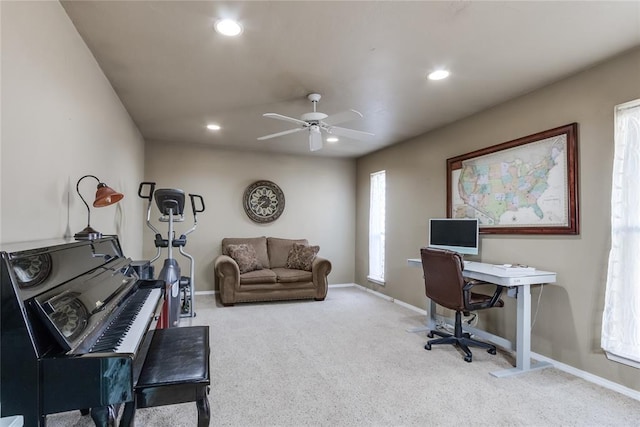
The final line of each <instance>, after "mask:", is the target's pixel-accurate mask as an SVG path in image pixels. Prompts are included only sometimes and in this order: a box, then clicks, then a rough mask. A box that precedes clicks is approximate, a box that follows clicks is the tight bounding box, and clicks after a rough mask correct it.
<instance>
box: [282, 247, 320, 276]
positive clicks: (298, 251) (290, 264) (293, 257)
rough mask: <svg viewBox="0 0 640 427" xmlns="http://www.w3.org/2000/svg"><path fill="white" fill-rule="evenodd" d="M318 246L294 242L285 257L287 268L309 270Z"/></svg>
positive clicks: (318, 248)
mask: <svg viewBox="0 0 640 427" xmlns="http://www.w3.org/2000/svg"><path fill="white" fill-rule="evenodd" d="M319 250H320V246H308V245H301V244H299V243H294V244H293V246H292V248H291V250H290V251H289V256H288V257H287V265H286V267H287V268H291V269H294V270H306V271H311V264H313V260H314V259H316V255H318V251H319Z"/></svg>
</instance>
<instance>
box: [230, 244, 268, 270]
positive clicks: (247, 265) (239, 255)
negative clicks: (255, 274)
mask: <svg viewBox="0 0 640 427" xmlns="http://www.w3.org/2000/svg"><path fill="white" fill-rule="evenodd" d="M227 252H228V253H229V256H230V257H231V258H233V260H234V261H235V262H236V263H238V267H239V268H240V274H242V273H248V272H249V271H254V270H262V264H261V263H260V261H258V256H257V255H256V250H255V248H254V247H253V245H248V244H246V243H241V244H239V245H229V246H227Z"/></svg>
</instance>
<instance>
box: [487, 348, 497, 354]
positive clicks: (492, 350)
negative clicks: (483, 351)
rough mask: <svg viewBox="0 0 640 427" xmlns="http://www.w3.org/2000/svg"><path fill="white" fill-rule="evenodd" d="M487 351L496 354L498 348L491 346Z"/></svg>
mask: <svg viewBox="0 0 640 427" xmlns="http://www.w3.org/2000/svg"><path fill="white" fill-rule="evenodd" d="M487 353H489V354H496V349H495V348H490V349H489V350H487Z"/></svg>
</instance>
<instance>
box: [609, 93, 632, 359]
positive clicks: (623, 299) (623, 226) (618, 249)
mask: <svg viewBox="0 0 640 427" xmlns="http://www.w3.org/2000/svg"><path fill="white" fill-rule="evenodd" d="M614 139H615V152H614V159H613V184H612V189H611V251H610V253H609V268H608V272H607V285H606V286H607V287H606V291H605V303H604V313H603V317H602V339H601V346H602V348H603V349H604V350H605V351H606V353H607V357H609V358H610V359H613V360H616V361H619V362H622V363H626V364H629V365H632V366H636V367H640V100H636V101H633V102H629V103H626V104H622V105H619V106H617V107H616V109H615V136H614Z"/></svg>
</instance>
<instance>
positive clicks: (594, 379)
mask: <svg viewBox="0 0 640 427" xmlns="http://www.w3.org/2000/svg"><path fill="white" fill-rule="evenodd" d="M353 286H355V287H357V288H360V289H362V290H364V291H366V292H369V293H372V294H374V295H376V296H378V297H380V298H383V299H385V300H387V301H391V302H393V303H395V304H398V305H401V306H402V307H406V308H408V309H410V310H413V311H415V312H418V313H420V314H424V315H425V316H426V315H427V311H426V310H423V309H421V308H418V307H416V306H413V305H411V304H408V303H406V302H404V301H400V300H398V299H395V298H392V297H390V296H388V295H384V294H381V293H380V292H377V291H374V290H373V289H369V288H366V287H364V286H362V285H358V284H355V283H354V284H353ZM531 357H532V358H533V359H535V360H539V361H541V362H549V363H551V364H552V365H553V367H554V368H556V369H559V370H561V371H563V372H566V373H568V374H571V375H573V376H576V377H578V378H582V379H583V380H586V381H589V382H591V383H594V384H597V385H599V386H602V387H604V388H608V389H609V390H613V391H615V392H618V393H620V394H624V395H625V396H628V397H630V398H632V399H635V400H638V401H640V391H638V390H634V389H632V388H629V387H625V386H623V385H622V384H618V383H616V382H613V381H610V380H607V379H605V378H602V377H599V376H597V375H593V374H591V373H589V372H586V371H583V370H582V369H578V368H574V367H573V366H570V365H567V364H565V363H562V362H558V361H557V360H554V359H551V358H550V357H547V356H543V355H541V354H538V353H535V352H533V351H532V352H531Z"/></svg>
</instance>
